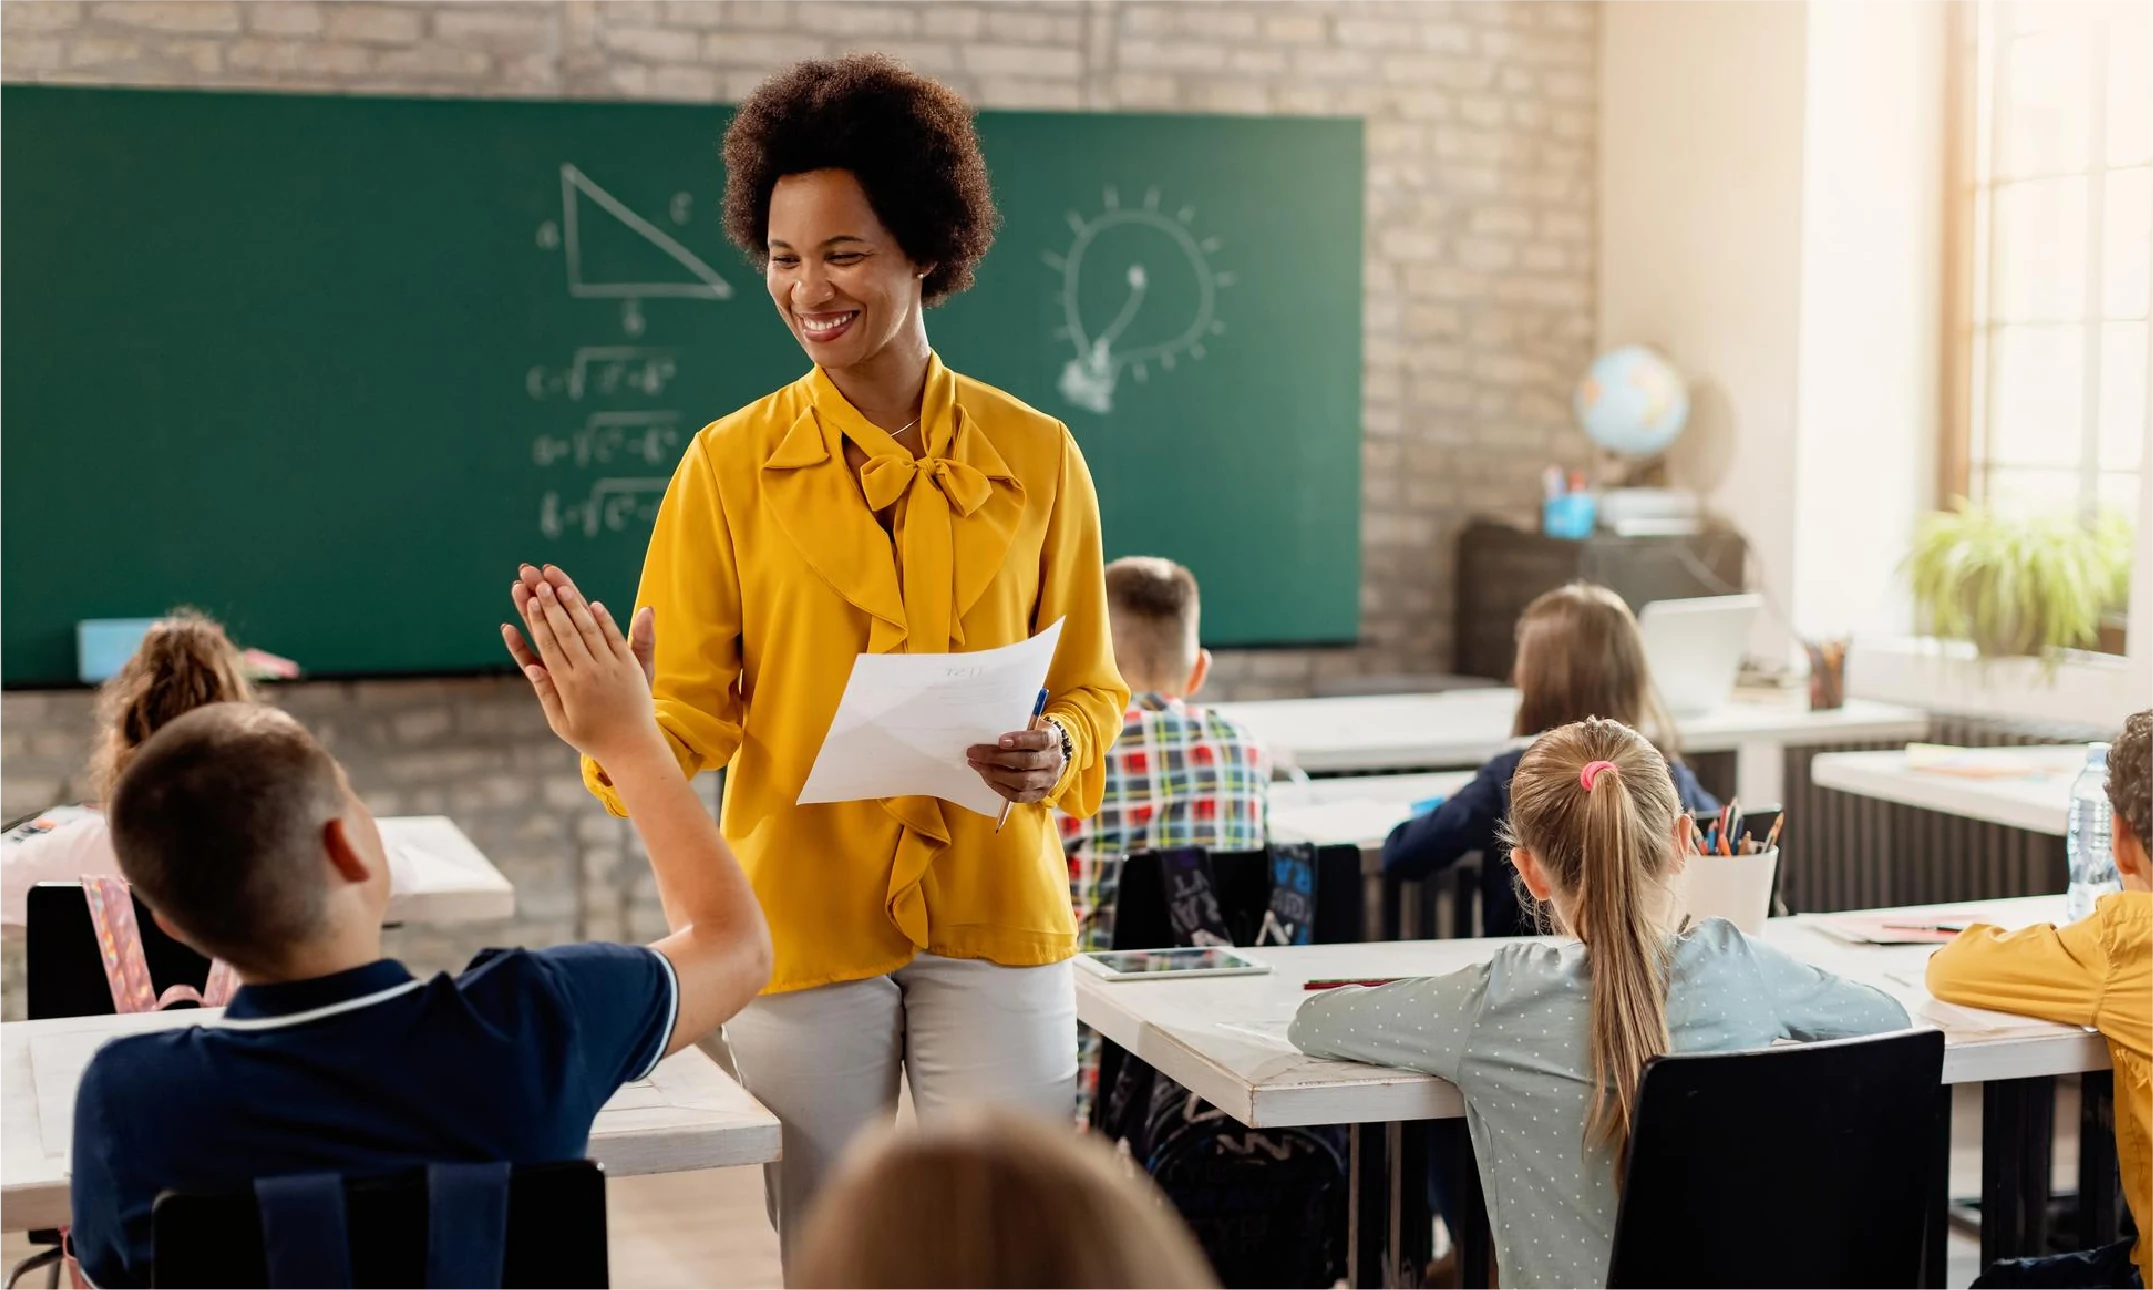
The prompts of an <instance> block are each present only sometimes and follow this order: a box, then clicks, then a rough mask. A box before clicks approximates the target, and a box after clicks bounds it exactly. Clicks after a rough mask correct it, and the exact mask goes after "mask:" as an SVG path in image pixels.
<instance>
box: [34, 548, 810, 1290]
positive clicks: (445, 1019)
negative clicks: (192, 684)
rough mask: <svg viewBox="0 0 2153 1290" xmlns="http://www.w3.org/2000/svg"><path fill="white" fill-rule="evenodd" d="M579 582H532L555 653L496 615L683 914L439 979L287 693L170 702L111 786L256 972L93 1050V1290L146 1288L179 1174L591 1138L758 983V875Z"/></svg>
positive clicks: (84, 1258)
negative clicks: (200, 1018)
mask: <svg viewBox="0 0 2153 1290" xmlns="http://www.w3.org/2000/svg"><path fill="white" fill-rule="evenodd" d="M563 584H564V585H562V586H560V587H559V588H554V587H550V586H549V587H546V588H544V589H542V590H541V591H540V592H538V593H537V594H536V595H535V596H531V597H526V598H523V599H524V600H525V601H526V603H525V604H523V605H521V606H520V608H522V610H523V619H524V625H525V627H526V629H527V630H528V631H529V632H530V635H531V639H532V641H533V642H535V644H536V647H537V651H536V654H535V655H534V654H532V653H531V652H530V651H529V650H528V649H527V648H526V647H525V646H523V644H522V642H521V641H520V640H517V639H514V638H515V631H514V629H513V628H509V627H505V626H504V627H503V628H502V631H503V634H504V636H506V637H509V638H511V650H512V652H513V653H515V655H516V656H517V661H518V662H519V663H520V664H522V665H523V667H524V671H525V675H526V676H527V677H528V678H529V680H530V682H531V685H532V688H533V689H534V690H535V691H536V692H537V695H538V698H539V702H540V703H541V704H542V705H543V707H544V708H545V713H546V721H547V724H548V725H550V726H551V727H552V728H553V731H554V733H555V734H558V735H559V736H560V737H561V738H562V739H563V740H565V741H566V742H568V743H569V744H571V745H573V746H574V747H575V748H576V749H577V750H578V751H581V752H584V753H587V754H589V755H591V756H593V757H599V758H602V759H603V760H604V762H605V764H606V766H607V768H608V769H609V770H610V771H611V772H612V774H613V777H614V780H615V783H616V784H617V785H618V787H619V789H620V792H621V795H622V797H623V799H624V800H626V801H628V802H629V803H630V804H631V806H632V808H633V810H634V813H635V823H636V827H637V828H638V829H639V830H640V831H641V833H642V836H643V841H644V844H645V846H646V847H647V848H648V850H649V852H650V858H651V865H652V868H653V869H654V870H655V871H656V874H657V879H658V891H659V896H660V898H661V900H662V901H663V903H664V905H665V911H666V917H667V921H668V922H669V924H670V925H671V926H672V927H674V928H675V929H676V930H675V931H673V932H672V933H671V934H670V935H668V936H666V937H665V938H664V939H662V940H660V941H658V942H657V943H656V944H654V945H652V946H649V947H647V948H646V947H641V946H628V945H615V944H603V943H591V944H583V945H567V946H561V947H558V948H554V949H546V950H503V951H489V952H488V953H486V954H484V955H481V956H480V958H479V959H478V960H476V961H474V962H473V964H472V965H471V966H470V967H469V968H468V969H466V970H465V971H464V972H463V973H462V974H460V975H457V976H453V977H452V976H450V975H448V974H447V973H442V974H440V975H437V976H435V977H434V978H432V979H431V980H424V981H422V980H419V979H417V978H415V977H413V976H412V975H411V973H410V972H409V971H407V970H406V969H405V968H404V967H403V965H402V964H400V963H397V962H396V961H394V960H393V959H387V958H383V957H382V954H381V916H382V911H383V910H384V908H385V907H386V904H387V901H388V895H389V866H388V861H387V858H386V857H385V855H384V854H383V851H382V846H381V837H380V834H379V832H378V831H377V830H376V828H375V826H374V820H373V817H372V816H371V815H370V814H369V813H368V812H367V809H366V807H365V806H364V805H363V804H362V803H361V802H360V801H359V799H358V797H357V796H356V795H355V794H354V793H353V792H352V790H351V786H350V783H349V781H348V780H347V779H346V778H345V775H344V771H343V768H342V767H340V766H339V765H337V763H336V760H335V759H334V758H332V757H331V756H330V755H329V754H328V753H327V752H326V751H324V750H323V749H322V747H321V745H320V744H319V743H317V742H315V740H314V739H313V738H312V737H311V736H310V735H308V734H307V732H306V730H305V729H304V728H302V727H301V726H300V725H299V723H298V722H297V721H294V720H293V719H292V718H291V717H289V716H287V715H285V714H284V713H282V712H278V711H276V710H274V709H269V708H261V707H253V706H243V705H237V704H217V705H213V706H210V707H207V708H202V709H199V710H197V711H195V712H192V713H189V714H188V715H186V716H184V717H181V718H179V719H178V720H176V721H174V722H172V723H171V724H170V725H168V726H167V727H165V729H163V730H162V731H160V732H159V733H158V734H157V735H156V736H155V737H154V738H152V739H151V740H150V741H149V742H148V743H146V744H144V745H143V747H142V749H141V750H140V752H139V753H137V755H136V757H135V759H134V761H133V764H132V765H130V766H129V767H128V769H127V772H126V773H125V774H124V775H122V776H121V778H120V780H119V782H118V784H117V785H116V786H115V788H114V790H113V793H112V798H111V802H110V816H111V823H112V834H113V842H114V846H115V849H116V851H117V852H118V855H119V861H120V867H121V869H122V871H123V872H124V873H125V874H126V876H127V879H128V881H129V882H130V883H131V884H132V885H133V886H134V888H135V890H136V892H137V893H139V894H140V895H141V897H142V899H143V900H144V901H145V902H146V903H147V904H148V905H149V906H150V907H151V908H152V909H153V910H155V911H156V914H157V919H158V922H159V924H160V925H162V926H163V927H164V928H165V929H166V930H167V931H168V932H170V933H171V934H172V935H174V936H176V937H178V938H179V939H180V940H182V941H184V942H186V943H187V944H188V945H190V946H192V947H193V948H195V949H197V950H199V951H200V952H202V953H203V954H206V955H212V956H215V957H217V958H221V959H223V960H225V961H226V962H228V963H230V964H232V965H233V967H234V968H235V969H236V970H237V971H238V973H239V976H240V980H241V987H240V989H239V991H238V992H237V993H236V994H235V995H234V996H233V998H232V1002H231V1005H230V1006H229V1007H228V1008H227V1009H226V1010H225V1012H224V1015H223V1016H222V1017H221V1018H212V1019H210V1020H209V1021H208V1022H207V1023H206V1024H204V1025H201V1026H193V1027H187V1028H184V1029H176V1030H163V1031H155V1032H151V1033H148V1034H141V1035H132V1036H127V1037H125V1038H121V1039H116V1040H114V1041H112V1042H111V1043H109V1044H107V1045H105V1046H104V1047H103V1048H102V1049H100V1050H99V1051H98V1053H97V1054H96V1056H95V1057H93V1058H92V1059H91V1061H90V1064H89V1066H88V1068H87V1069H86V1070H85V1071H84V1072H83V1076H82V1083H81V1087H80V1089H79V1091H78V1094H77V1097H76V1101H75V1132H74V1176H73V1203H74V1229H73V1233H72V1236H73V1242H74V1249H75V1254H76V1257H77V1258H78V1259H79V1260H80V1262H81V1264H82V1267H83V1270H84V1272H85V1273H86V1274H87V1275H88V1276H89V1278H90V1279H91V1280H92V1281H94V1282H95V1283H96V1284H98V1285H101V1286H108V1287H110V1286H124V1285H147V1284H149V1280H150V1260H151V1249H150V1206H151V1204H152V1203H153V1202H154V1201H155V1199H156V1197H157V1195H158V1193H159V1192H161V1191H164V1190H166V1189H168V1188H174V1189H184V1190H189V1191H229V1190H234V1189H238V1188H243V1187H246V1186H247V1185H248V1184H249V1183H250V1182H251V1181H252V1180H253V1179H255V1178H259V1177H269V1176H275V1175H281V1174H297V1173H317V1172H333V1173H343V1174H369V1173H383V1172H393V1171H395V1170H398V1169H401V1168H406V1167H410V1166H414V1165H419V1164H424V1163H429V1162H438V1161H482V1160H506V1161H510V1162H514V1163H536V1162H542V1161H549V1160H563V1159H573V1158H578V1157H581V1156H582V1155H583V1154H584V1153H585V1151H586V1150H587V1148H588V1145H589V1137H590V1129H591V1121H592V1119H593V1117H595V1116H596V1115H597V1113H598V1110H599V1108H600V1107H601V1106H603V1105H604V1104H605V1102H606V1100H607V1099H608V1098H610V1097H612V1095H613V1093H614V1091H615V1090H617V1089H618V1088H619V1087H620V1086H621V1085H622V1084H624V1083H627V1082H629V1081H631V1080H635V1079H640V1078H642V1077H644V1076H645V1075H647V1074H648V1073H649V1072H650V1070H651V1069H652V1068H653V1067H655V1066H656V1065H657V1063H658V1061H659V1060H660V1059H661V1058H663V1057H665V1056H667V1055H668V1054H671V1053H675V1052H678V1051H679V1050H680V1049H682V1048H685V1047H686V1046H688V1045H689V1044H690V1043H693V1042H694V1041H695V1040H697V1039H699V1038H701V1037H702V1036H703V1035H705V1034H707V1033H709V1032H711V1031H713V1030H715V1029H717V1027H718V1026H719V1025H720V1024H722V1023H723V1022H724V1021H725V1020H726V1019H727V1018H728V1017H730V1016H732V1015H733V1013H735V1012H737V1011H738V1010H739V1009H740V1008H741V1007H742V1006H744V1005H745V1004H746V1003H747V1002H748V1001H749V1000H751V999H753V998H754V997H755V995H756V993H757V992H758V991H760V990H761V988H762V986H763V984H764V982H765V981H766V980H767V979H768V977H769V971H770V938H769V931H768V929H767V927H765V925H764V923H763V917H762V911H761V910H760V908H759V907H758V906H757V905H756V902H755V896H754V893H753V892H752V891H751V890H750V889H749V887H748V883H747V879H746V877H745V876H744V875H743V874H742V873H741V872H740V869H739V867H738V866H737V865H736V864H735V863H734V862H733V858H732V854H731V852H730V851H729V850H727V848H726V846H725V843H724V842H723V841H722V840H721V839H720V838H719V836H718V831H717V826H716V824H715V823H714V822H713V821H712V820H711V818H710V815H709V813H708V812H707V811H706V810H704V808H703V805H702V803H701V801H700V800H698V799H697V797H696V795H695V792H694V790H693V788H691V787H690V786H689V784H688V782H687V781H686V780H685V779H684V778H683V777H682V776H681V774H680V770H679V767H678V766H677V765H676V764H675V762H674V761H673V757H672V754H671V752H670V751H669V750H668V749H667V748H666V745H665V740H664V736H662V735H661V734H660V733H659V731H658V725H657V722H656V720H655V719H654V717H653V716H652V709H651V702H650V690H649V684H648V682H647V680H646V679H645V676H644V672H643V669H642V667H641V666H640V664H639V663H638V661H637V658H636V654H635V651H633V650H632V649H631V648H630V647H629V645H628V643H627V641H626V640H624V639H623V638H622V635H621V633H620V631H619V629H618V627H617V626H616V625H615V624H614V622H613V620H612V618H611V616H610V615H608V614H607V613H606V611H605V609H604V608H603V607H602V606H598V605H591V604H587V603H585V601H584V600H583V598H582V597H581V596H580V595H578V594H577V593H576V591H575V588H574V586H573V584H569V583H566V581H565V579H564V580H563ZM640 627H641V628H642V631H641V633H640V634H642V635H645V636H647V635H648V628H649V624H647V623H645V624H641V625H640Z"/></svg>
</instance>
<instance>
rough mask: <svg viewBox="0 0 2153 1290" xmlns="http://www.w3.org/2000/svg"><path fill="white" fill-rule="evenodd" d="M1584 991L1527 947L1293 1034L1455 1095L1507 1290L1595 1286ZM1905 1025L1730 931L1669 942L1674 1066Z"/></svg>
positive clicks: (1351, 994)
mask: <svg viewBox="0 0 2153 1290" xmlns="http://www.w3.org/2000/svg"><path fill="white" fill-rule="evenodd" d="M1591 990H1592V982H1591V975H1590V972H1589V971H1588V970H1587V968H1586V965H1585V949H1584V946H1583V945H1581V944H1580V943H1578V942H1577V941H1525V942H1519V943H1517V944H1512V945H1505V946H1504V947H1503V948H1501V949H1500V950H1498V951H1496V953H1495V956H1494V957H1493V958H1492V959H1490V960H1489V961H1488V962H1487V963H1485V964H1482V965H1479V966H1475V967H1470V968H1467V969H1465V970H1463V971H1460V972H1453V973H1451V974H1449V975H1448V976H1435V977H1421V978H1418V979H1415V980H1411V981H1400V982H1398V983H1396V984H1394V985H1387V986H1380V987H1376V988H1373V989H1354V988H1348V989H1341V990H1331V991H1327V992H1325V993H1324V994H1321V995H1319V996H1317V997H1315V998H1313V999H1310V1000H1309V1001H1308V1002H1307V1003H1304V1004H1302V1005H1301V1010H1300V1012H1299V1014H1298V1015H1297V1016H1296V1017H1295V1018H1294V1022H1293V1029H1292V1032H1291V1033H1292V1038H1293V1042H1294V1043H1295V1045H1297V1046H1298V1047H1299V1048H1300V1049H1301V1050H1302V1051H1303V1052H1306V1053H1308V1054H1309V1055H1310V1056H1313V1057H1331V1058H1344V1059H1346V1060H1350V1061H1363V1062H1373V1063H1376V1064H1378V1065H1383V1066H1397V1067H1403V1068H1405V1069H1408V1070H1417V1071H1425V1072H1427V1073H1428V1074H1430V1075H1435V1076H1438V1077H1440V1078H1442V1079H1446V1080H1449V1081H1450V1082H1451V1083H1453V1084H1456V1085H1457V1086H1458V1088H1459V1090H1460V1091H1461V1092H1463V1093H1464V1094H1465V1118H1466V1121H1467V1124H1468V1125H1469V1127H1470V1129H1471V1132H1472V1135H1473V1153H1474V1155H1475V1156H1476V1157H1477V1158H1478V1160H1479V1163H1480V1185H1481V1189H1482V1191H1483V1192H1485V1193H1486V1195H1487V1200H1488V1218H1489V1221H1490V1223H1491V1224H1492V1226H1493V1228H1494V1233H1495V1249H1496V1254H1497V1257H1498V1258H1499V1259H1500V1260H1501V1267H1502V1283H1503V1285H1505V1286H1507V1287H1536V1286H1597V1285H1604V1284H1606V1280H1607V1256H1608V1251H1609V1250H1610V1248H1611V1247H1612V1246H1613V1244H1614V1237H1615V1201H1616V1193H1615V1176H1614V1157H1613V1156H1612V1154H1611V1153H1609V1152H1607V1151H1605V1150H1602V1149H1599V1148H1593V1149H1591V1150H1587V1149H1586V1148H1585V1146H1584V1133H1585V1113H1586V1110H1587V1108H1588V1107H1589V1106H1590V1105H1591V1100H1592V1098H1591V1093H1592V1086H1591V1076H1590V1072H1591V1062H1592V1059H1591V1057H1590V1055H1589V1053H1588V1052H1587V1048H1586V1034H1587V1026H1588V1020H1589V1009H1590V1006H1591ZM1907 1024H1908V1022H1907V1016H1906V1010H1905V1009H1904V1008H1902V1007H1900V1006H1899V1004H1898V1003H1897V1001H1895V1000H1893V999H1892V998H1891V997H1890V996H1889V995H1886V994H1884V993H1883V992H1882V991H1879V990H1875V989H1872V988H1870V987H1869V986H1865V985H1857V984H1855V983H1854V982H1852V981H1847V980H1843V979H1841V978H1839V977H1836V976H1833V975H1831V974H1830V973H1828V972H1823V971H1819V970H1818V969H1816V968H1813V967H1810V966H1809V965H1808V964H1806V963H1802V962H1799V961H1797V960H1795V959H1793V958H1790V957H1788V956H1787V955H1786V954H1784V953H1781V952H1780V951H1778V950H1776V949H1773V948H1772V947H1771V946H1769V945H1766V944H1764V943H1762V942H1761V941H1755V940H1751V939H1750V938H1749V937H1747V936H1744V935H1743V934H1742V933H1741V932H1740V931H1738V930H1736V928H1735V927H1734V926H1733V925H1732V924H1731V923H1727V922H1724V921H1722V920H1720V919H1716V918H1714V919H1707V920H1706V921H1704V922H1703V923H1700V924H1698V925H1696V926H1694V927H1691V928H1690V929H1688V930H1687V931H1685V932H1684V933H1683V934H1682V935H1680V936H1678V937H1676V938H1674V962H1673V974H1672V976H1671V977H1670V979H1669V982H1668V992H1667V1030H1668V1034H1669V1037H1670V1038H1671V1039H1672V1040H1673V1049H1674V1051H1676V1052H1724V1051H1728V1050H1732V1049H1740V1048H1762V1047H1765V1046H1767V1045H1769V1044H1771V1043H1772V1042H1774V1041H1775V1040H1781V1039H1793V1040H1812V1039H1841V1038H1846V1037H1849V1036H1853V1035H1869V1034H1876V1033H1879V1032H1881V1031H1886V1030H1898V1029H1902V1028H1904V1027H1905V1026H1906V1025H1907Z"/></svg>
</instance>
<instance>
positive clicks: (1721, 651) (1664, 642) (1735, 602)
mask: <svg viewBox="0 0 2153 1290" xmlns="http://www.w3.org/2000/svg"><path fill="white" fill-rule="evenodd" d="M1763 608H1764V597H1763V596H1758V595H1742V596H1701V597H1698V598H1697V599H1694V600H1655V601H1653V602H1652V603H1651V604H1648V605H1646V606H1645V609H1644V612H1643V613H1641V614H1639V615H1638V616H1637V626H1638V629H1639V630H1640V632H1642V634H1643V636H1644V640H1645V662H1646V664H1647V665H1648V666H1649V667H1651V669H1652V684H1653V686H1654V688H1656V689H1657V690H1658V691H1659V694H1660V702H1661V703H1662V704H1665V705H1666V707H1667V712H1668V714H1669V715H1670V716H1675V717H1701V716H1704V715H1705V714H1707V713H1710V712H1713V711H1715V710H1717V709H1718V708H1719V706H1720V705H1721V704H1723V703H1725V702H1726V701H1727V698H1728V696H1729V695H1731V694H1733V693H1734V681H1735V677H1736V675H1737V674H1739V673H1740V672H1741V670H1742V653H1743V651H1744V650H1745V649H1746V648H1747V647H1748V644H1749V629H1750V625H1751V624H1752V623H1754V622H1755V621H1756V619H1757V612H1758V611H1759V610H1761V609H1763Z"/></svg>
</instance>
